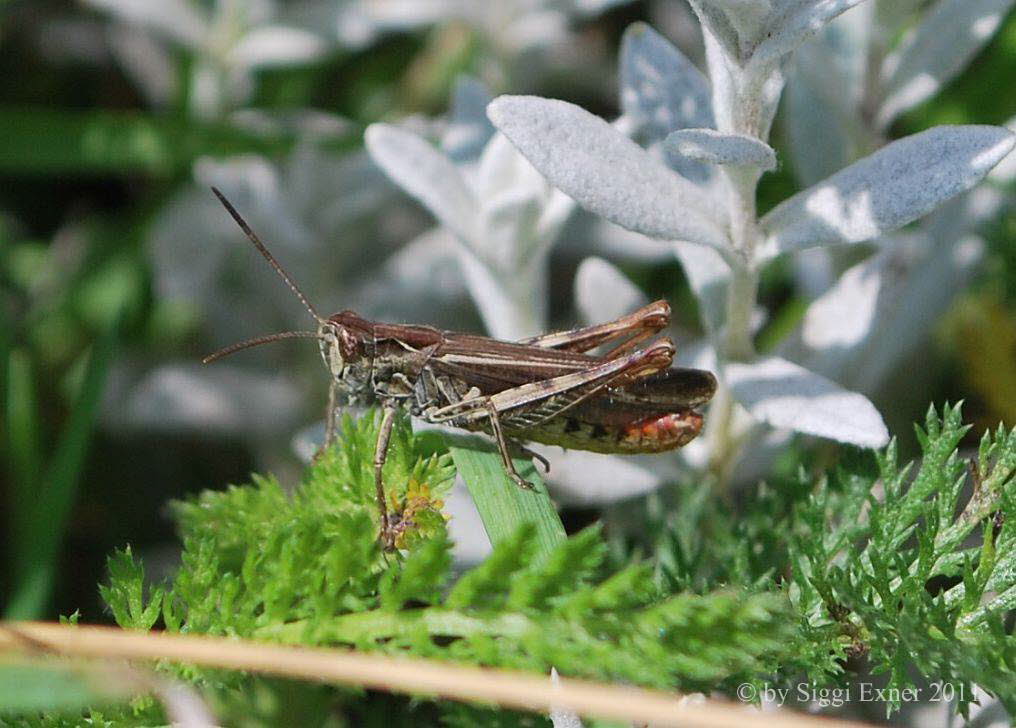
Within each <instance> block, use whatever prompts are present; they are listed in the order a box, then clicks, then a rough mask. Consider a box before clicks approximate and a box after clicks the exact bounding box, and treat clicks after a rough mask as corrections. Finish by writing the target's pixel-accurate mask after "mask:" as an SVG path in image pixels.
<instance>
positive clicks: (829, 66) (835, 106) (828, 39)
mask: <svg viewBox="0 0 1016 728" xmlns="http://www.w3.org/2000/svg"><path fill="white" fill-rule="evenodd" d="M875 10H876V6H875V4H874V3H872V2H867V3H862V4H860V5H857V6H855V7H853V8H851V9H850V10H848V11H847V12H845V13H843V14H842V15H841V16H840V17H838V18H836V20H834V21H833V22H831V23H829V25H827V26H826V27H825V28H824V29H823V30H822V31H821V32H820V33H819V34H818V35H816V36H815V37H814V38H812V39H811V40H809V41H808V42H807V43H805V44H804V45H802V46H801V47H800V48H798V49H797V51H795V53H794V66H793V69H792V72H791V73H789V74H788V78H787V88H786V90H785V91H784V98H785V102H784V112H785V115H784V123H785V130H786V134H785V137H786V140H787V144H788V145H789V156H790V161H791V162H792V164H793V166H794V171H795V172H796V175H797V178H798V180H799V181H800V182H802V183H803V184H804V185H812V184H815V183H816V182H818V181H819V180H822V179H825V178H826V177H828V176H829V175H831V174H833V173H834V172H836V171H837V170H840V169H843V168H844V167H845V166H847V165H848V164H850V162H852V161H854V160H856V159H857V158H858V156H860V152H859V150H858V149H857V146H858V140H859V139H861V138H863V136H864V133H863V131H862V124H863V122H862V119H861V114H860V110H861V105H862V100H863V97H864V93H865V88H866V84H867V81H868V79H867V72H868V56H869V50H870V47H871V37H872V34H873V32H874V29H875V25H874V23H873V20H872V18H873V16H874V14H875Z"/></svg>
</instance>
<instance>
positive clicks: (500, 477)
mask: <svg viewBox="0 0 1016 728" xmlns="http://www.w3.org/2000/svg"><path fill="white" fill-rule="evenodd" d="M446 439H447V442H448V450H449V452H451V454H452V458H453V459H454V460H455V467H456V468H457V469H458V471H459V473H460V474H461V475H462V479H463V480H464V481H465V482H466V487H467V488H469V494H470V495H471V496H472V497H473V502H474V503H475V504H476V510H477V511H479V513H480V518H481V520H482V521H483V527H484V529H485V530H486V531H487V536H488V537H489V538H490V542H491V544H493V545H494V546H497V545H498V544H499V543H502V542H503V541H507V540H510V539H512V538H513V537H514V536H515V534H516V533H517V532H518V529H519V527H520V526H521V525H522V524H524V523H530V524H532V525H533V527H534V528H535V529H536V531H535V543H536V555H541V554H547V553H550V552H551V551H552V550H553V549H554V547H556V546H557V545H558V544H560V543H562V542H563V541H564V540H565V530H564V525H563V524H562V523H561V517H560V516H558V515H557V509H556V508H554V503H553V501H551V500H550V495H549V494H548V493H547V486H546V485H545V484H544V482H543V480H541V479H540V477H539V476H538V475H537V473H536V468H535V467H533V464H532V462H531V461H529V460H524V459H521V458H514V459H513V461H512V462H514V463H515V469H516V470H517V471H518V473H519V475H521V476H522V477H523V478H525V479H526V480H528V481H529V482H530V483H532V484H533V490H526V489H523V488H520V487H519V486H517V485H516V484H515V483H513V482H512V481H511V479H509V478H508V475H507V474H506V473H505V471H504V466H503V465H502V464H501V457H500V456H499V455H498V453H497V451H496V450H495V448H494V445H493V444H491V443H489V442H487V441H486V440H484V439H483V438H480V437H477V436H466V435H451V434H449V435H446Z"/></svg>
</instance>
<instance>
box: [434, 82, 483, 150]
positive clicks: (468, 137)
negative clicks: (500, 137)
mask: <svg viewBox="0 0 1016 728" xmlns="http://www.w3.org/2000/svg"><path fill="white" fill-rule="evenodd" d="M492 98H493V97H492V96H491V95H490V91H488V90H487V87H486V86H485V85H484V84H483V83H482V82H481V81H479V80H477V79H475V78H473V77H472V76H460V77H459V78H458V79H456V81H455V89H454V91H453V92H452V108H451V119H450V120H449V122H448V128H447V129H446V130H445V132H444V134H443V135H442V137H441V149H442V151H444V153H445V154H447V155H448V157H449V158H450V159H451V160H452V161H453V162H456V163H462V162H467V161H473V160H476V159H478V158H479V156H480V154H481V153H482V152H483V148H484V147H485V146H487V142H489V141H490V138H491V137H492V136H493V135H494V131H495V130H494V125H493V124H491V123H490V119H488V118H487V104H489V103H490V102H491V99H492Z"/></svg>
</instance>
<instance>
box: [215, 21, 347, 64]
mask: <svg viewBox="0 0 1016 728" xmlns="http://www.w3.org/2000/svg"><path fill="white" fill-rule="evenodd" d="M327 50H328V44H327V43H325V41H324V39H323V38H321V37H320V36H318V35H315V34H314V33H311V32H309V31H306V30H301V29H300V28H290V27H287V26H284V25H262V26H260V27H258V28H254V29H252V30H251V31H250V32H249V33H247V34H245V35H244V36H243V37H242V38H241V39H240V41H239V42H238V43H237V44H236V45H235V46H234V47H233V48H232V50H231V51H230V53H229V60H230V62H231V63H233V64H235V65H237V66H240V67H244V68H266V67H272V66H287V65H291V64H299V63H309V62H311V61H314V60H317V59H318V58H320V57H321V56H323V55H324V54H325V52H326V51H327Z"/></svg>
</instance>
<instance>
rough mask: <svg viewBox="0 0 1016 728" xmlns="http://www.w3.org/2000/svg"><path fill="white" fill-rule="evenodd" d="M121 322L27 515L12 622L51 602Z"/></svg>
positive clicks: (90, 368) (91, 367) (87, 381)
mask: <svg viewBox="0 0 1016 728" xmlns="http://www.w3.org/2000/svg"><path fill="white" fill-rule="evenodd" d="M119 321H120V317H119V316H118V317H117V318H116V320H115V321H114V323H113V325H112V326H110V327H109V328H108V329H107V330H106V332H105V333H104V334H103V335H102V336H100V337H99V339H98V340H97V341H96V342H95V344H94V345H93V347H92V351H91V354H90V356H89V358H88V364H87V367H86V369H85V376H84V379H83V381H82V384H81V388H80V390H79V392H78V396H77V398H76V400H75V402H74V405H73V407H72V409H71V413H70V417H69V418H68V420H67V423H66V424H65V425H64V429H63V432H62V433H61V436H60V440H59V442H58V443H57V447H56V452H55V453H54V454H53V457H52V460H51V461H50V464H49V467H48V468H47V470H46V472H45V476H44V478H43V479H42V481H41V483H40V487H39V488H38V489H37V491H36V493H35V497H34V500H33V501H32V503H31V508H28V509H26V511H27V512H26V514H25V520H26V523H27V524H28V525H27V527H26V529H25V532H26V533H30V534H33V538H32V540H31V541H30V542H29V543H27V544H24V546H25V548H24V551H23V553H22V554H21V555H20V566H21V572H20V578H19V579H18V581H17V582H16V583H15V585H14V590H13V597H12V598H11V601H10V603H9V604H8V605H7V611H6V616H7V618H8V619H31V618H33V617H38V616H39V615H40V614H41V613H42V611H43V610H44V608H45V605H46V602H47V601H48V600H49V595H50V592H51V591H52V588H53V574H54V570H55V568H56V560H57V557H58V555H59V550H60V544H61V542H62V540H63V534H64V530H65V529H66V527H67V520H68V518H69V517H70V512H71V507H72V506H73V504H74V500H75V498H76V496H77V488H78V481H79V479H80V477H81V471H82V469H83V468H84V464H85V455H86V454H87V452H88V445H89V442H90V441H91V436H92V430H93V428H94V426H95V420H96V417H97V416H98V411H99V403H100V400H101V397H102V389H103V385H104V384H105V381H106V374H107V372H108V371H109V366H110V363H111V361H112V358H113V352H114V350H115V349H116V344H117V339H118V335H119V328H120V324H119Z"/></svg>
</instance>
